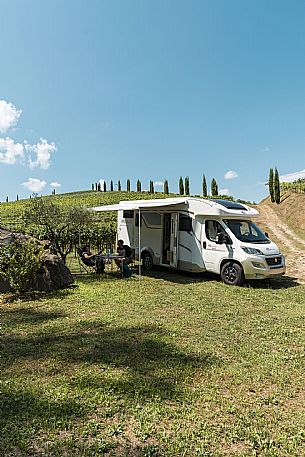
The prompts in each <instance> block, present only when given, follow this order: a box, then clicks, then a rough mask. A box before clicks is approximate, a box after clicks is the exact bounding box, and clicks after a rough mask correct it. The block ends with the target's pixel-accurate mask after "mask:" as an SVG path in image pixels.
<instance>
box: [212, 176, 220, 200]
mask: <svg viewBox="0 0 305 457" xmlns="http://www.w3.org/2000/svg"><path fill="white" fill-rule="evenodd" d="M211 194H212V197H217V195H218V184H217V182H216V179H215V178H213V179H212V181H211Z"/></svg>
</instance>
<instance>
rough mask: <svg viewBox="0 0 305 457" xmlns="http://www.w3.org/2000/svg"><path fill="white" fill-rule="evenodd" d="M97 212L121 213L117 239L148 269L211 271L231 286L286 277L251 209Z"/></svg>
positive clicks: (125, 204)
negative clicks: (129, 248)
mask: <svg viewBox="0 0 305 457" xmlns="http://www.w3.org/2000/svg"><path fill="white" fill-rule="evenodd" d="M92 209H93V210H94V211H109V210H117V211H118V231H117V236H118V239H123V240H124V243H125V244H128V245H130V246H131V247H132V248H134V249H135V251H136V256H137V257H138V258H140V257H141V259H142V265H143V267H144V268H145V269H150V268H152V267H153V265H162V266H164V267H171V268H177V269H180V270H184V271H191V272H203V271H210V272H213V273H217V274H220V276H221V278H222V280H223V281H224V282H225V283H226V284H232V285H239V284H242V283H243V281H244V279H263V278H268V277H274V276H279V275H283V274H285V258H284V256H283V255H282V254H281V253H280V251H279V249H278V247H277V246H276V245H275V244H274V243H273V242H272V241H271V240H270V239H269V238H268V235H267V234H265V233H264V232H262V230H261V229H260V228H259V227H257V225H255V224H254V223H253V222H252V219H253V218H255V217H257V216H258V211H257V210H256V209H253V208H251V207H249V206H247V205H244V204H240V203H236V202H231V201H228V200H209V199H203V198H194V197H179V198H165V199H155V200H131V201H121V202H120V203H119V204H117V205H107V206H100V207H96V208H92ZM139 225H140V226H139ZM139 254H140V256H139Z"/></svg>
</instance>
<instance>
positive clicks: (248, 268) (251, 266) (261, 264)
mask: <svg viewBox="0 0 305 457" xmlns="http://www.w3.org/2000/svg"><path fill="white" fill-rule="evenodd" d="M273 258H274V257H267V256H253V257H248V258H247V259H246V260H245V261H244V262H242V265H243V268H244V273H245V278H246V279H264V278H271V277H275V276H282V275H284V274H285V272H286V266H285V257H284V256H283V255H281V254H280V255H278V256H276V258H277V263H274V262H273V261H272V260H273ZM267 261H268V262H269V263H270V261H271V263H272V265H268V263H267Z"/></svg>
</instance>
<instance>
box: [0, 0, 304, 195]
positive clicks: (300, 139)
mask: <svg viewBox="0 0 305 457" xmlns="http://www.w3.org/2000/svg"><path fill="white" fill-rule="evenodd" d="M0 10H1V15H0V50H1V52H0V56H1V72H0V200H1V201H4V200H5V198H6V196H9V198H10V200H13V199H15V198H16V195H17V194H18V195H19V197H27V196H29V194H30V193H31V192H32V191H33V190H37V191H38V193H39V194H40V193H42V194H48V193H51V191H52V188H53V187H54V183H55V186H56V185H57V191H58V192H69V191H74V190H83V189H90V187H91V183H93V182H96V181H98V180H99V179H105V180H106V181H108V182H109V181H110V179H113V181H114V182H117V180H118V179H120V180H121V182H122V184H123V188H124V186H125V182H126V179H127V178H130V179H131V181H132V185H133V187H135V183H136V180H137V179H138V178H139V179H140V180H141V181H142V185H143V187H144V188H148V183H149V180H150V179H152V180H154V181H155V182H156V183H158V182H162V181H163V180H164V179H168V181H169V186H170V190H171V191H177V190H178V179H179V176H180V175H182V176H187V175H188V176H189V177H190V187H191V192H192V193H194V194H197V193H198V194H199V193H200V192H201V182H202V174H203V173H204V174H205V175H206V177H207V181H208V183H210V181H211V179H212V178H213V177H214V178H216V180H217V182H218V186H219V189H227V191H226V192H228V193H230V194H232V195H233V196H234V197H236V198H244V199H250V200H256V201H259V200H260V199H261V198H263V197H264V196H265V195H266V189H265V186H264V185H263V183H264V182H265V180H266V179H267V176H268V170H269V168H270V167H274V166H277V167H278V169H279V172H280V174H281V175H286V174H290V173H299V172H302V171H303V170H304V169H305V159H304V157H305V155H304V149H305V128H304V126H305V34H304V30H305V3H304V2H303V0H294V1H293V2H289V1H288V0H287V1H282V0H268V1H266V0H264V1H261V0H256V1H255V2H254V1H252V0H230V1H228V0H209V1H206V0H198V1H197V0H187V1H178V0H176V1H173V0H172V1H169V0H167V1H159V0H154V1H152V0H150V1H146V0H116V1H112V0H108V1H104V0H86V1H85V0H73V1H72V0H65V1H62V0H60V1H59V0H44V1H40V0H26V1H24V0H10V1H9V2H7V1H6V0H5V1H4V0H0ZM228 172H231V173H228ZM304 175H305V172H304ZM226 178H230V179H226ZM157 189H158V187H157ZM159 189H161V188H159Z"/></svg>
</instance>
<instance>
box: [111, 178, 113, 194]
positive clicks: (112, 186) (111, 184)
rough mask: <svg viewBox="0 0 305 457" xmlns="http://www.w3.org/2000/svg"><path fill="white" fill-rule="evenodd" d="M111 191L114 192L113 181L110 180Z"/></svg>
mask: <svg viewBox="0 0 305 457" xmlns="http://www.w3.org/2000/svg"><path fill="white" fill-rule="evenodd" d="M110 192H113V181H112V180H111V181H110Z"/></svg>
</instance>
